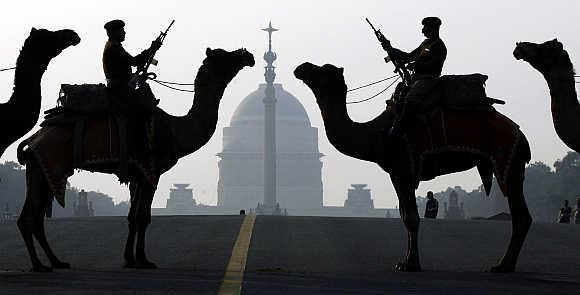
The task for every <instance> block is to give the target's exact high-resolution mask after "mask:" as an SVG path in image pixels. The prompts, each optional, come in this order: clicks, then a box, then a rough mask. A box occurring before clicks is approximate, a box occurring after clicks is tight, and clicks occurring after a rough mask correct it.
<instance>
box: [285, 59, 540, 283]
mask: <svg viewBox="0 0 580 295" xmlns="http://www.w3.org/2000/svg"><path fill="white" fill-rule="evenodd" d="M294 75H295V76H296V78H298V79H299V80H302V81H303V82H304V83H305V84H306V85H307V86H308V87H309V88H310V89H311V90H312V92H313V94H314V96H315V97H316V102H317V104H318V106H319V108H320V112H321V114H322V119H323V122H324V127H325V132H326V135H327V137H328V140H329V141H330V143H331V144H332V145H333V146H334V147H335V148H336V149H337V150H338V151H339V152H341V153H343V154H345V155H347V156H350V157H353V158H356V159H360V160H363V161H369V162H373V163H376V164H377V165H379V166H380V167H381V168H382V169H383V170H384V171H385V172H387V173H388V174H390V179H391V181H392V183H393V186H394V188H395V191H396V194H397V197H398V199H399V208H400V209H399V210H400V213H401V218H402V221H403V223H404V225H405V227H406V229H407V235H408V236H407V249H406V254H405V257H404V258H403V260H402V261H401V262H400V263H397V264H395V270H397V271H421V264H420V261H419V245H418V233H419V223H420V219H419V214H418V212H417V205H416V199H415V189H416V188H417V187H418V185H419V182H420V181H422V180H428V179H432V178H434V177H436V176H439V175H444V174H449V173H454V172H460V171H465V170H468V169H471V168H473V167H475V166H477V168H478V171H479V173H480V175H481V178H482V180H483V183H484V187H485V189H486V192H487V193H488V194H489V190H490V188H491V183H492V173H493V174H494V175H495V176H496V179H498V183H499V184H500V187H501V189H502V191H503V193H504V194H505V195H506V196H507V199H508V203H509V207H510V211H511V214H512V236H511V240H510V243H509V246H508V248H507V251H506V253H505V255H504V256H503V257H502V258H501V259H500V261H499V263H498V264H497V265H495V266H493V267H492V268H491V269H490V271H492V272H513V271H514V270H515V266H516V262H517V258H518V255H519V253H520V250H521V247H522V245H523V243H524V240H525V237H526V235H527V232H528V230H529V228H530V226H531V222H532V219H531V216H530V213H529V212H528V208H527V206H526V202H525V199H524V195H523V180H524V169H525V164H526V163H527V162H528V161H529V160H530V150H529V145H528V142H527V140H526V138H525V136H524V135H523V134H522V133H521V131H520V130H519V128H518V127H517V125H516V124H515V123H513V122H512V121H511V120H509V119H508V118H507V117H504V116H503V115H501V114H499V112H497V111H495V110H493V112H489V113H483V114H479V115H478V113H477V111H471V112H469V111H462V112H464V113H465V114H464V113H462V112H458V113H457V114H455V115H454V116H455V117H458V118H460V119H456V120H455V121H454V122H455V123H454V124H453V125H446V126H447V127H445V128H442V129H443V131H444V132H448V134H450V135H452V134H453V135H454V138H455V140H456V143H455V146H453V147H450V146H443V148H442V149H441V150H438V151H437V150H434V151H431V153H423V154H421V157H418V158H412V157H410V155H412V153H413V151H412V147H414V146H415V147H416V146H417V145H413V144H414V142H412V139H413V138H414V137H411V136H410V135H409V134H410V133H408V132H407V131H405V134H404V135H403V136H402V137H396V138H392V137H388V136H387V130H389V128H390V127H391V126H392V124H393V120H394V112H395V109H394V107H393V105H389V106H388V107H387V109H386V110H385V111H384V112H383V113H382V114H380V115H379V116H377V117H376V118H374V119H372V120H370V121H368V122H364V123H363V122H354V121H352V120H351V119H350V118H349V116H348V113H347V109H346V93H347V86H346V84H345V81H344V77H343V69H342V68H337V67H335V66H333V65H330V64H326V65H324V66H322V67H321V66H317V65H313V64H311V63H304V64H302V65H300V66H298V67H297V68H296V70H295V71H294ZM479 112H481V111H479ZM490 116H491V117H492V118H494V119H487V117H490ZM472 117H476V118H475V119H472ZM445 118H446V119H448V120H451V119H453V118H454V117H453V116H451V115H449V116H447V117H445ZM470 121H477V122H470ZM438 122H439V125H441V122H442V121H438ZM466 123H474V124H480V125H481V126H480V127H479V129H478V130H477V131H480V132H482V134H481V135H479V134H478V133H476V131H475V130H474V131H471V130H468V131H467V132H464V133H457V132H455V131H457V130H459V131H461V129H460V128H462V125H465V124H466ZM491 123H493V125H492V124H491ZM449 124H451V123H449ZM473 126H476V125H473ZM435 127H437V126H434V127H433V128H435ZM458 127H459V128H458ZM419 128H420V127H419ZM429 128H431V127H429ZM405 129H407V127H406V128H405ZM464 129H465V128H464ZM487 129H491V132H502V130H508V129H509V132H505V134H507V135H509V136H505V138H506V140H503V139H502V140H499V139H498V140H497V141H496V142H494V147H495V148H497V149H499V150H504V151H513V152H511V155H512V156H510V158H509V159H508V160H507V162H504V163H507V164H503V165H501V167H500V166H497V165H498V162H496V161H495V159H499V158H500V156H499V155H490V154H486V153H483V152H481V151H482V150H485V148H484V147H482V146H488V145H489V144H488V142H489V140H488V139H487V138H481V137H483V136H484V134H483V132H486V131H485V130H487ZM457 134H459V135H470V136H466V137H464V136H457ZM494 136H495V135H494ZM433 138H435V137H433ZM464 138H471V139H473V138H475V142H476V143H477V145H471V146H469V144H468V143H467V142H464V141H465V139H464ZM435 139H436V138H435ZM508 139H509V141H508ZM446 140H449V141H451V140H453V138H451V137H449V138H447V139H446ZM508 142H509V143H508ZM409 143H410V144H409ZM494 150H495V149H494ZM492 156H493V157H492ZM413 159H414V160H417V159H421V160H423V161H422V162H423V164H422V165H423V166H424V167H423V168H422V169H420V170H416V169H413V168H412V165H411V163H410V162H412V161H413ZM510 163H511V164H510ZM493 167H495V168H493ZM497 168H501V169H497Z"/></svg>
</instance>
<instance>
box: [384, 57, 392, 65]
mask: <svg viewBox="0 0 580 295" xmlns="http://www.w3.org/2000/svg"><path fill="white" fill-rule="evenodd" d="M390 61H391V58H390V57H389V56H385V63H387V64H388V63H389V62H390Z"/></svg>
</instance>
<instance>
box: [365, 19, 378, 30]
mask: <svg viewBox="0 0 580 295" xmlns="http://www.w3.org/2000/svg"><path fill="white" fill-rule="evenodd" d="M365 20H366V21H367V23H369V25H370V26H371V29H373V31H375V32H376V31H377V29H375V26H373V24H372V23H371V21H370V20H369V19H368V18H366V17H365Z"/></svg>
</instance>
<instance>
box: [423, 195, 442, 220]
mask: <svg viewBox="0 0 580 295" xmlns="http://www.w3.org/2000/svg"><path fill="white" fill-rule="evenodd" d="M438 211H439V202H437V199H435V198H434V197H433V192H432V191H429V192H427V204H426V205H425V218H431V219H435V218H437V212H438Z"/></svg>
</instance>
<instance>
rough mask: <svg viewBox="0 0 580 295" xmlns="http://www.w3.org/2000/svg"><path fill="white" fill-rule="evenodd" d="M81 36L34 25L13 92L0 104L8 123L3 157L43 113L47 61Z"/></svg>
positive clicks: (0, 116) (0, 145)
mask: <svg viewBox="0 0 580 295" xmlns="http://www.w3.org/2000/svg"><path fill="white" fill-rule="evenodd" d="M80 40H81V39H80V38H79V36H78V35H77V34H76V33H75V32H74V31H72V30H60V31H55V32H52V31H49V30H45V29H35V28H32V30H31V31H30V36H28V38H27V39H26V41H24V46H23V47H22V50H21V51H20V54H19V56H18V59H17V60H16V72H15V74H14V89H13V92H12V96H11V97H10V100H9V101H8V102H6V103H4V104H0V125H2V126H5V127H4V128H2V132H1V133H0V157H2V154H4V151H5V150H6V149H7V148H8V146H10V145H11V144H12V143H14V142H15V141H16V140H18V139H19V138H20V137H22V136H24V135H25V134H26V133H28V131H30V130H31V129H32V127H34V125H36V122H37V121H38V116H39V115H40V101H41V93H40V80H41V79H42V75H43V74H44V72H45V71H46V67H47V66H48V63H49V62H50V61H51V60H52V59H53V58H55V57H56V56H57V55H59V54H60V53H61V52H62V51H63V50H64V49H66V48H68V47H70V46H74V45H77V44H79V42H80ZM8 126H9V127H8Z"/></svg>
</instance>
